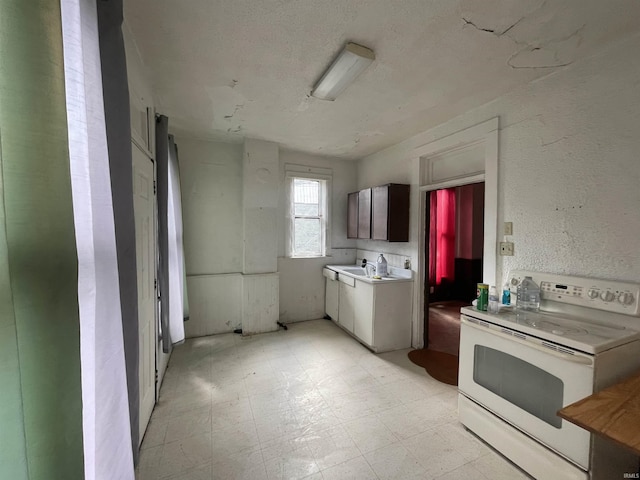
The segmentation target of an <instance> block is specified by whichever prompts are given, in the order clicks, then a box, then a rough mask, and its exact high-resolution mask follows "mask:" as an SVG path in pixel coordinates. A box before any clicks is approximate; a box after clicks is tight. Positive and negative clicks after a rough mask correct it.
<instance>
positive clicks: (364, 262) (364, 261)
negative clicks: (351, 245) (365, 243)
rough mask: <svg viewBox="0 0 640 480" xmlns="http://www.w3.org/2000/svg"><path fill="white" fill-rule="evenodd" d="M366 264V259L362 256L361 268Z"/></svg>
mask: <svg viewBox="0 0 640 480" xmlns="http://www.w3.org/2000/svg"><path fill="white" fill-rule="evenodd" d="M366 266H367V259H366V258H363V259H362V268H365V267H366Z"/></svg>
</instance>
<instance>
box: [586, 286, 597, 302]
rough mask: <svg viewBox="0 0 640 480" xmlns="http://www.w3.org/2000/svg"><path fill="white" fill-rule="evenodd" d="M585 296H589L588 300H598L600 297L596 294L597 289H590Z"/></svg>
mask: <svg viewBox="0 0 640 480" xmlns="http://www.w3.org/2000/svg"><path fill="white" fill-rule="evenodd" d="M587 295H588V296H589V298H590V299H592V300H593V299H595V298H598V297H599V296H600V293H599V292H598V289H597V288H590V289H589V291H588V292H587Z"/></svg>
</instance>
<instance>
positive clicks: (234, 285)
mask: <svg viewBox="0 0 640 480" xmlns="http://www.w3.org/2000/svg"><path fill="white" fill-rule="evenodd" d="M169 121H171V120H169ZM176 143H177V145H178V156H179V161H180V185H181V188H182V214H183V216H182V219H183V224H184V255H185V265H186V270H187V290H188V294H189V308H190V319H189V321H188V322H186V323H185V333H186V335H187V336H188V337H194V336H201V335H210V334H214V333H224V332H231V331H233V330H235V329H236V328H239V327H240V325H241V323H242V310H241V307H242V275H241V274H240V272H242V263H243V236H242V235H243V234H242V145H241V144H232V143H221V142H211V141H207V140H199V139H193V138H189V137H185V136H183V135H179V134H176Z"/></svg>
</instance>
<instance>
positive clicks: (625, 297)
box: [618, 292, 635, 305]
mask: <svg viewBox="0 0 640 480" xmlns="http://www.w3.org/2000/svg"><path fill="white" fill-rule="evenodd" d="M634 300H635V299H634V298H633V293H629V292H622V293H621V294H620V295H618V302H620V303H621V304H622V305H631V304H632V303H633V301H634Z"/></svg>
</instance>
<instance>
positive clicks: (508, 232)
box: [504, 222, 513, 235]
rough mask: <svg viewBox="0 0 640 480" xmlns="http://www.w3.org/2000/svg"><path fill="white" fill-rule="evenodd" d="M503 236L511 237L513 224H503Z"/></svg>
mask: <svg viewBox="0 0 640 480" xmlns="http://www.w3.org/2000/svg"><path fill="white" fill-rule="evenodd" d="M504 234H505V235H513V222H504Z"/></svg>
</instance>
